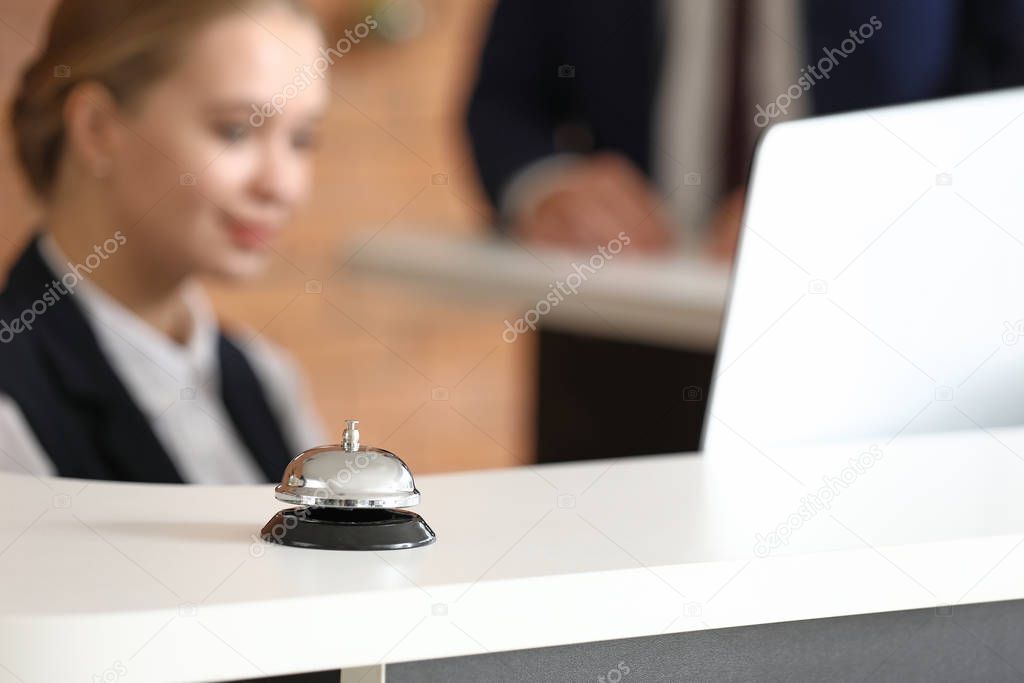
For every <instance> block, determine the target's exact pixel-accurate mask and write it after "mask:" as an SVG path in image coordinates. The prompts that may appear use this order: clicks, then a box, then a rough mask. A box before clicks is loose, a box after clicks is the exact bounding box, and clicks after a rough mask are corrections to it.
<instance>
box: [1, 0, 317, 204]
mask: <svg viewBox="0 0 1024 683" xmlns="http://www.w3.org/2000/svg"><path fill="white" fill-rule="evenodd" d="M274 4H281V5H284V6H287V7H289V8H291V9H293V10H295V11H296V12H298V13H299V14H301V15H302V16H305V17H309V18H310V19H313V15H312V14H311V13H310V12H309V11H308V10H307V9H306V7H305V6H304V5H303V4H302V2H301V0H142V2H139V0H101V1H99V2H97V0H61V2H60V4H59V5H58V6H57V10H56V12H55V13H54V15H53V18H52V20H51V22H50V27H49V32H48V35H47V38H46V43H45V45H44V47H43V50H42V53H41V54H39V55H38V56H36V58H35V59H34V60H33V61H31V62H30V63H29V64H28V66H27V67H26V68H25V70H24V72H23V73H22V77H21V81H20V85H19V86H18V89H17V91H16V93H15V97H14V101H13V105H12V108H11V127H12V129H13V133H14V142H15V148H16V151H17V155H18V160H19V161H20V163H21V165H22V168H23V169H24V171H25V174H26V176H27V177H28V180H29V183H30V184H31V186H32V189H33V190H35V192H36V193H37V194H38V195H39V196H40V197H43V198H46V197H47V196H48V195H49V194H50V191H51V190H52V187H53V183H54V180H55V176H56V174H57V169H58V164H59V163H60V159H61V154H62V152H63V146H64V120H63V119H64V103H65V101H66V100H67V97H68V94H69V93H70V92H71V91H72V90H73V89H74V88H75V86H77V85H78V84H80V83H83V82H87V81H93V82H97V83H100V84H102V85H104V86H106V87H107V88H108V89H109V90H110V92H111V94H112V95H113V97H114V98H115V100H116V101H117V102H118V103H119V104H121V105H127V104H129V103H130V102H131V101H132V99H133V98H135V97H136V96H138V95H139V94H140V93H141V92H142V91H143V90H145V88H146V87H147V86H149V85H151V84H152V83H154V82H155V81H157V80H159V79H160V78H161V77H163V76H165V75H166V74H167V73H168V72H169V71H171V70H172V69H173V68H174V67H175V66H176V65H177V64H178V62H179V61H180V59H181V57H182V53H183V51H184V50H185V49H187V43H188V39H189V38H191V37H192V36H193V35H194V34H195V33H196V32H198V30H199V29H201V28H203V27H204V26H206V25H207V24H208V23H209V22H211V21H213V20H214V19H218V18H220V17H222V16H225V15H230V14H233V13H236V12H250V11H253V10H256V9H259V8H260V6H263V5H274ZM314 21H315V19H314Z"/></svg>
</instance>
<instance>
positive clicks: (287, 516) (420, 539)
mask: <svg viewBox="0 0 1024 683" xmlns="http://www.w3.org/2000/svg"><path fill="white" fill-rule="evenodd" d="M260 536H261V537H262V538H263V540H264V541H266V542H267V543H278V544H280V545H290V546H293V547H296V548H317V549H320V550H403V549H406V548H419V547H421V546H425V545H430V544H431V543H433V542H434V541H435V540H437V536H436V535H435V534H434V531H433V529H431V528H430V527H429V526H427V523H426V522H425V521H423V518H422V517H420V516H419V515H417V514H416V513H415V512H409V511H408V510H385V509H376V508H352V509H342V508H324V507H314V506H300V507H293V508H285V509H284V510H281V511H280V512H278V513H277V514H276V515H274V516H273V517H271V518H270V521H269V522H267V523H266V525H265V526H264V527H263V529H262V530H261V531H260Z"/></svg>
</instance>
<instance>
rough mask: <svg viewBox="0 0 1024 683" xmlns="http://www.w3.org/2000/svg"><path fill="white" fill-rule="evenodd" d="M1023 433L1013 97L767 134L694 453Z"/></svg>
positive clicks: (1020, 214) (842, 117)
mask: <svg viewBox="0 0 1024 683" xmlns="http://www.w3.org/2000/svg"><path fill="white" fill-rule="evenodd" d="M1016 424H1024V89H1014V90H1005V91H998V92H993V93H987V94H982V95H971V96H965V97H957V98H951V99H945V100H935V101H930V102H926V103H919V104H912V105H904V106H895V107H886V108H880V109H874V110H865V111H858V112H852V113H847V114H839V115H832V116H825V117H820V118H813V119H807V120H802V121H794V122H789V123H782V124H779V125H776V126H774V127H772V128H770V129H769V130H768V132H767V133H766V134H765V135H764V136H763V137H762V140H761V142H760V144H759V146H758V149H757V151H756V154H755V158H754V162H753V167H752V176H751V183H750V189H749V193H748V202H747V207H746V210H745V214H744V220H743V230H742V234H741V239H740V245H739V250H738V253H737V257H736V262H735V267H734V273H733V282H732V285H731V293H730V297H729V301H728V304H727V306H726V310H725V314H724V321H723V331H722V335H721V338H720V340H719V356H718V360H717V362H716V368H715V372H714V379H713V382H712V389H711V392H710V394H709V409H708V414H707V417H706V418H705V426H704V438H703V448H704V450H705V451H708V452H712V451H715V450H718V449H721V448H727V447H728V444H729V443H730V442H734V441H735V440H736V439H740V440H742V441H745V442H747V443H748V444H752V445H754V446H755V447H758V448H764V447H770V446H777V445H798V444H813V443H825V442H837V441H845V440H854V439H856V440H877V441H878V442H879V443H881V444H884V443H889V442H891V441H892V440H894V439H896V438H899V437H900V436H901V435H907V434H914V433H922V432H936V431H947V430H961V429H988V428H992V427H999V426H1004V425H1016Z"/></svg>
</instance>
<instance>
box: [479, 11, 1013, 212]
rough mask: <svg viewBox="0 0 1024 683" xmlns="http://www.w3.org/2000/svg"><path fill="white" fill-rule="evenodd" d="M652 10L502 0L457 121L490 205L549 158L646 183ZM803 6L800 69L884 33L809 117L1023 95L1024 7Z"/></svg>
mask: <svg viewBox="0 0 1024 683" xmlns="http://www.w3.org/2000/svg"><path fill="white" fill-rule="evenodd" d="M661 2H672V0H499V2H498V5H497V9H496V10H495V13H494V16H493V18H492V21H491V26H490V30H489V32H488V34H487V37H486V40H485V43H484V47H483V52H482V55H481V57H480V67H479V75H478V77H477V81H476V85H475V87H474V89H473V92H472V96H471V99H470V103H469V109H468V114H467V119H468V129H469V135H470V141H471V143H472V149H473V153H474V156H475V158H476V163H477V166H478V169H479V172H480V177H481V179H482V181H483V185H484V188H485V189H486V191H487V194H488V195H489V196H490V198H491V199H492V201H495V202H496V201H497V199H498V197H499V194H500V192H501V190H502V189H503V188H504V186H505V184H506V183H507V182H508V181H509V180H510V179H511V178H512V177H513V176H514V175H515V173H516V172H517V171H519V170H520V169H522V168H523V167H524V166H526V165H527V164H529V163H530V162H532V161H535V160H537V159H540V158H542V157H544V156H547V155H550V154H553V153H555V152H556V151H580V150H587V149H594V150H614V151H617V152H620V153H622V154H623V155H625V156H626V157H627V158H629V159H631V160H632V161H633V162H634V163H635V164H636V165H637V166H638V167H639V168H641V169H643V170H644V171H645V172H647V173H648V174H649V173H650V172H651V155H652V145H653V144H654V140H653V136H652V121H653V119H654V110H655V106H656V101H657V97H656V96H657V91H658V86H659V82H660V72H661V67H662V59H663V54H664V50H663V46H664V42H665V36H664V31H663V27H662V26H661V18H660V11H661V7H659V5H660V3H661ZM804 2H805V11H804V16H805V19H806V22H805V26H804V27H803V29H804V30H803V33H804V37H805V41H804V46H803V47H804V51H805V53H806V54H807V62H808V63H816V61H817V59H818V58H819V57H821V56H822V51H823V50H824V49H826V48H836V47H839V45H840V43H842V41H843V40H844V39H846V38H848V37H849V31H850V30H851V29H857V28H858V27H859V26H861V25H862V24H864V23H866V22H868V21H869V19H870V18H871V17H872V16H875V17H877V19H878V21H879V22H881V26H882V28H881V29H879V30H878V31H877V32H876V33H875V34H874V35H873V36H872V37H871V38H870V39H868V40H866V41H864V44H863V45H861V46H859V47H857V48H856V51H855V52H854V53H852V54H851V55H850V57H848V58H847V59H845V60H843V62H842V63H841V64H840V65H838V66H836V67H835V68H834V70H833V71H832V72H831V74H830V78H828V79H827V80H826V79H823V80H819V81H818V82H817V83H816V84H815V85H814V86H813V88H811V90H810V93H809V94H810V96H811V103H812V110H813V111H814V112H815V113H829V112H838V111H844V110H849V109H860V108H867V107H874V106H882V105H887V104H896V103H901V102H910V101H916V100H922V99H928V98H933V97H942V96H946V95H953V94H958V93H965V92H971V91H977V90H986V89H992V88H1000V87H1006V86H1011V85H1020V84H1022V83H1024V0H898V2H897V1H891V0H890V1H886V0H804ZM798 76H799V74H793V78H794V81H795V80H796V79H797V77H798ZM753 115H754V111H753V110H752V111H751V116H752V117H753Z"/></svg>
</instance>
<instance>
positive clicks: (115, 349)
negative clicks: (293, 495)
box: [0, 234, 325, 484]
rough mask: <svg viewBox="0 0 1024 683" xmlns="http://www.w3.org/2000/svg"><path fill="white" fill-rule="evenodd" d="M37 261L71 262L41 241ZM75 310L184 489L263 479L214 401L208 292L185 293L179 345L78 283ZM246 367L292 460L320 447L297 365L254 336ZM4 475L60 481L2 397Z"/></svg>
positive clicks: (214, 352) (216, 381)
mask: <svg viewBox="0 0 1024 683" xmlns="http://www.w3.org/2000/svg"><path fill="white" fill-rule="evenodd" d="M39 246H40V250H41V252H42V256H43V259H44V260H45V261H46V264H47V266H48V267H49V268H50V270H52V271H53V272H54V273H55V274H56V275H57V277H58V279H59V278H60V277H61V276H62V275H63V274H65V273H67V272H68V271H69V270H70V264H69V262H68V260H67V258H65V257H64V255H63V254H62V253H61V251H60V248H59V247H58V246H57V244H56V243H55V242H54V241H53V239H52V238H51V237H50V236H49V235H47V234H44V235H43V237H42V239H41V240H40V243H39ZM73 296H74V297H75V302H76V303H77V304H78V305H79V307H80V308H81V309H82V312H83V313H84V315H85V317H86V319H87V320H88V321H89V325H90V327H91V328H92V330H93V333H94V334H95V335H96V340H97V342H98V343H99V347H100V349H101V350H102V352H103V354H104V356H105V357H106V359H107V362H109V363H110V365H111V367H112V368H113V370H114V373H115V374H116V375H117V377H118V378H119V379H120V380H121V383H122V384H124V386H125V388H126V389H127V391H128V395H129V396H131V398H132V399H133V400H134V402H135V405H136V406H138V408H139V410H140V411H141V412H142V414H143V415H144V416H145V417H146V418H147V420H148V421H149V424H150V426H151V427H152V429H153V432H154V434H156V437H157V440H159V441H160V443H161V445H162V446H163V447H164V450H165V451H166V452H167V454H168V456H169V457H170V459H171V462H173V463H174V466H175V468H176V469H177V470H178V472H179V473H180V474H181V477H182V479H183V480H184V481H186V482H188V483H201V484H250V483H260V482H263V481H264V476H263V473H262V471H261V470H260V468H259V466H258V465H257V463H256V462H255V460H253V457H252V455H251V454H250V453H249V450H248V449H247V448H246V447H245V445H244V443H243V442H242V440H241V438H240V437H239V435H238V434H237V433H236V431H235V427H234V424H233V423H232V421H231V418H230V417H229V416H228V414H227V410H226V408H225V407H224V403H223V401H222V400H221V396H220V362H219V356H218V348H217V347H218V338H219V334H220V330H219V328H218V326H217V321H216V318H215V317H214V315H213V311H212V309H211V306H210V303H209V301H208V300H207V298H206V295H205V293H204V292H203V291H202V289H201V288H200V287H199V286H198V285H195V286H192V287H188V288H186V290H184V291H183V296H184V297H185V301H186V304H187V306H188V310H189V313H190V314H191V317H192V326H191V332H190V336H189V338H188V340H187V342H186V343H185V344H178V343H177V342H175V341H174V340H172V339H170V338H169V337H168V336H167V335H165V334H163V333H162V332H160V331H159V330H157V329H155V328H154V327H152V326H151V325H149V324H148V323H146V322H145V321H143V320H142V319H141V318H139V317H138V316H137V315H135V314H134V313H132V312H131V311H129V310H128V309H127V308H125V307H124V306H122V305H121V304H120V303H119V302H118V301H116V300H115V299H113V298H112V297H110V296H109V295H108V294H107V293H106V292H104V291H102V290H101V289H100V288H98V287H96V286H95V285H93V284H92V283H91V282H89V281H88V280H85V279H82V280H81V281H79V282H78V285H77V286H76V287H75V290H74V295H73ZM235 341H236V343H238V345H239V347H240V348H241V349H242V352H243V353H244V354H245V356H246V358H247V359H248V360H249V362H250V364H251V365H252V368H253V372H255V373H256V376H257V378H258V379H259V381H260V384H261V385H262V387H263V389H264V391H265V392H266V395H267V401H268V402H269V404H270V407H271V409H272V410H273V411H274V414H275V415H277V416H278V419H280V420H281V429H282V431H283V433H284V437H285V441H286V444H287V445H288V446H289V448H291V450H292V451H293V453H294V454H297V453H298V452H300V451H302V450H305V449H307V448H311V447H313V446H316V445H319V444H322V443H324V442H325V431H324V429H323V426H322V424H321V423H320V421H319V418H318V417H317V415H316V413H315V412H314V410H313V408H312V405H311V402H310V401H309V394H308V391H307V389H306V387H305V385H304V382H303V380H302V378H301V375H300V373H299V372H298V370H297V368H296V366H295V364H294V362H293V361H292V360H291V359H290V358H288V357H287V356H286V355H285V354H284V352H283V351H281V350H280V349H278V348H276V347H274V346H272V345H271V344H269V343H267V342H265V341H263V340H260V339H259V338H258V337H256V336H252V337H251V338H250V339H248V340H235ZM0 443H2V444H3V447H2V450H0V470H7V471H12V472H20V473H29V474H36V475H39V474H50V475H53V474H56V472H55V471H54V466H53V463H52V462H51V461H50V459H49V457H47V455H46V453H45V451H44V450H43V448H42V446H41V445H40V444H39V442H38V440H37V439H36V438H35V436H34V434H33V432H32V430H31V427H29V425H28V423H27V421H26V420H25V417H24V415H23V414H22V412H21V410H20V408H19V407H18V405H17V404H16V403H15V402H14V401H13V400H12V399H11V398H10V397H8V396H3V395H0Z"/></svg>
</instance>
